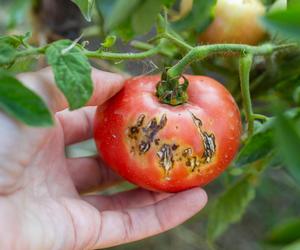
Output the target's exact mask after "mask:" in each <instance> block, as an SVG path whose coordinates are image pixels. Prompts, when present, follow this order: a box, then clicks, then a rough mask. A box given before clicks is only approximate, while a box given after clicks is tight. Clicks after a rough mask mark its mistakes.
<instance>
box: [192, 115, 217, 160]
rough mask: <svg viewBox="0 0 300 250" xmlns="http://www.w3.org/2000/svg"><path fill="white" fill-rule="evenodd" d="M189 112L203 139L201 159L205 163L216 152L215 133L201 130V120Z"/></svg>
mask: <svg viewBox="0 0 300 250" xmlns="http://www.w3.org/2000/svg"><path fill="white" fill-rule="evenodd" d="M191 114H192V118H193V121H194V124H195V125H196V127H197V129H198V131H199V134H200V136H201V138H202V141H203V147H204V152H203V154H202V159H203V161H204V162H205V163H209V162H211V160H212V158H213V156H214V155H215V153H216V142H215V135H214V134H213V133H211V134H208V133H207V132H206V131H203V129H202V125H203V124H202V121H201V120H200V119H199V118H198V117H196V116H195V115H194V114H193V113H191Z"/></svg>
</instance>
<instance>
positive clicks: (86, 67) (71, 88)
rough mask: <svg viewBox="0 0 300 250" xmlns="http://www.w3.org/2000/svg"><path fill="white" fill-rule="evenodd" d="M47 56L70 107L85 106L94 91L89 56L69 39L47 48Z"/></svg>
mask: <svg viewBox="0 0 300 250" xmlns="http://www.w3.org/2000/svg"><path fill="white" fill-rule="evenodd" d="M46 57H47V61H48V63H49V64H50V65H51V66H52V70H53V73H54V76H55V81H56V84H57V86H58V87H59V89H60V90H61V91H62V92H63V93H64V95H65V96H66V98H67V100H68V103H69V107H70V109H71V110H73V109H77V108H80V107H82V106H84V105H85V104H86V102H87V101H88V100H89V99H90V98H91V95H92V93H93V84H92V79H91V66H90V64H89V61H88V59H87V57H86V56H84V55H83V54H82V53H81V50H80V49H79V48H78V47H76V46H75V45H74V44H73V43H72V41H69V40H60V41H57V42H54V43H52V44H51V45H50V46H49V47H48V48H47V50H46Z"/></svg>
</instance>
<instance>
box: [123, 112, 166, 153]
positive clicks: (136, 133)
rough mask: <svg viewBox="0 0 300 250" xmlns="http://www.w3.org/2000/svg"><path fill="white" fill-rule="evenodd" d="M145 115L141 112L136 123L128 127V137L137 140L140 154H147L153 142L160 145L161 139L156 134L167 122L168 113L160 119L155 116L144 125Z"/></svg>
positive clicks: (136, 143)
mask: <svg viewBox="0 0 300 250" xmlns="http://www.w3.org/2000/svg"><path fill="white" fill-rule="evenodd" d="M145 117H146V116H145V115H144V114H141V115H140V116H139V117H138V119H137V121H136V124H135V125H134V126H131V127H129V129H128V137H129V138H130V139H132V140H134V141H135V145H136V147H137V150H138V152H139V154H145V153H146V152H147V151H148V150H149V149H150V148H151V144H152V143H153V142H154V143H155V145H159V142H160V139H159V138H156V135H157V133H158V132H159V131H160V130H161V129H163V128H164V127H165V126H166V124H167V116H166V114H163V115H162V117H161V118H160V120H159V121H158V120H157V118H156V117H154V118H152V119H151V120H150V121H149V122H148V123H147V124H146V125H145V126H143V125H144V121H145Z"/></svg>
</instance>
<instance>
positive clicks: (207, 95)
mask: <svg viewBox="0 0 300 250" xmlns="http://www.w3.org/2000/svg"><path fill="white" fill-rule="evenodd" d="M185 77H186V80H187V81H189V86H188V89H187V95H188V100H187V102H186V103H183V104H180V105H176V106H172V105H168V104H164V103H161V102H160V101H159V99H158V97H157V96H156V95H155V92H156V85H157V84H158V82H159V80H160V76H144V77H136V78H133V79H129V80H127V82H126V85H125V87H124V89H123V90H122V91H121V92H120V93H119V94H118V95H117V96H115V97H114V98H112V99H111V100H110V101H108V102H107V103H106V104H105V105H104V106H100V107H99V108H98V111H97V114H96V118H95V125H94V127H95V139H96V143H97V145H98V148H99V151H100V154H101V155H102V157H103V159H104V160H105V161H106V162H107V164H108V165H109V166H111V167H112V168H113V169H114V170H116V171H117V172H118V173H119V174H120V175H121V176H123V177H124V178H126V179H127V180H129V181H131V182H133V183H135V184H137V185H139V186H142V187H144V188H148V189H151V190H159V191H168V192H176V191H180V190H184V189H187V188H191V187H196V186H203V185H205V184H207V183H209V182H210V181H211V180H212V179H214V178H215V177H217V176H218V175H219V174H220V173H221V172H222V171H224V169H225V168H226V167H227V166H228V165H229V163H230V161H231V160H232V159H233V157H234V155H235V153H236V151H237V149H238V145H239V140H240V135H241V120H240V114H239V111H238V107H237V106H236V104H235V102H234V99H233V98H232V96H231V95H230V93H229V92H228V91H227V90H226V89H225V88H224V87H223V86H222V85H221V84H220V83H218V82H217V81H215V80H213V79H212V78H209V77H204V76H191V75H187V76H185ZM116 155H117V157H116Z"/></svg>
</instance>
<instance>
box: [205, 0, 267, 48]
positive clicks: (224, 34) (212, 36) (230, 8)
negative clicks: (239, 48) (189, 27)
mask: <svg viewBox="0 0 300 250" xmlns="http://www.w3.org/2000/svg"><path fill="white" fill-rule="evenodd" d="M264 13H265V7H264V5H263V4H262V3H261V2H260V1H259V0H218V1H217V5H216V9H215V19H214V20H213V22H212V23H211V24H210V25H209V26H208V28H207V29H206V30H205V31H204V32H203V33H202V34H201V35H200V37H199V41H200V42H201V43H212V44H214V43H243V44H250V45H255V44H258V43H259V42H260V41H261V40H262V39H263V38H264V36H265V31H264V30H263V28H262V27H261V25H260V24H259V20H258V19H259V17H261V16H262V15H264Z"/></svg>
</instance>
